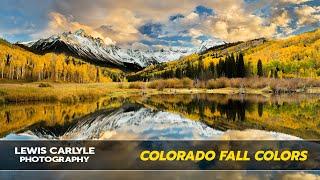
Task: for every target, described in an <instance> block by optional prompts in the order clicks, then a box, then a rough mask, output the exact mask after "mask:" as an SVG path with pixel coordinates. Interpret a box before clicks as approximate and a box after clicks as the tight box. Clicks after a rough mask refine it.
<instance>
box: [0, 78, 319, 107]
mask: <svg viewBox="0 0 320 180" xmlns="http://www.w3.org/2000/svg"><path fill="white" fill-rule="evenodd" d="M149 83H150V82H148V83H146V82H139V86H137V84H136V82H135V83H127V82H126V83H115V82H113V83H88V84H76V83H52V82H50V83H45V84H44V83H42V82H34V83H1V84H0V104H10V103H31V102H62V103H76V102H86V101H94V100H97V99H99V98H101V97H105V96H109V97H127V96H132V95H139V94H140V95H153V94H198V93H210V94H225V95H232V94H254V95H262V96H266V97H268V96H271V95H272V94H273V91H272V89H271V88H250V87H246V88H243V87H241V88H236V87H221V88H214V89H207V88H201V87H189V88H186V87H183V86H182V87H179V88H175V87H174V86H173V87H165V86H164V87H163V86H162V87H161V88H157V87H156V86H155V87H154V88H149V87H147V86H148V84H149ZM46 84H48V86H47V85H46ZM134 84H135V85H134ZM297 92H298V91H297ZM300 93H306V94H320V87H310V88H305V89H304V91H303V92H300Z"/></svg>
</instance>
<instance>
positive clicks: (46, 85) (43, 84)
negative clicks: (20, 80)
mask: <svg viewBox="0 0 320 180" xmlns="http://www.w3.org/2000/svg"><path fill="white" fill-rule="evenodd" d="M38 87H41V88H42V87H52V86H51V84H49V83H40V84H39V86H38Z"/></svg>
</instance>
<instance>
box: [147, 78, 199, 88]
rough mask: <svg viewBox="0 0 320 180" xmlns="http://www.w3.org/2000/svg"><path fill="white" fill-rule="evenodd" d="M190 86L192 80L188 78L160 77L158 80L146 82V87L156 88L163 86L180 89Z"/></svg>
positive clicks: (191, 85)
mask: <svg viewBox="0 0 320 180" xmlns="http://www.w3.org/2000/svg"><path fill="white" fill-rule="evenodd" d="M192 87H193V81H192V80H191V79H189V78H183V79H177V78H174V79H160V80H155V81H151V82H150V83H149V84H148V88H151V89H158V90H163V89H164V88H175V89H181V88H192Z"/></svg>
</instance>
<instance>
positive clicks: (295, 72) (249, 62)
mask: <svg viewBox="0 0 320 180" xmlns="http://www.w3.org/2000/svg"><path fill="white" fill-rule="evenodd" d="M239 53H241V54H242V55H243V58H244V62H245V69H246V70H245V71H246V76H248V77H250V76H255V75H256V74H257V62H258V61H259V60H261V62H262V64H263V70H262V71H263V76H265V77H318V76H320V29H317V30H315V31H312V32H307V33H303V34H300V35H296V36H293V37H289V38H287V39H277V40H267V39H264V38H261V39H255V40H251V41H247V42H235V43H227V44H224V45H220V46H215V47H213V48H210V49H208V50H206V51H204V52H202V53H199V54H196V53H195V54H192V55H189V56H186V57H183V58H180V59H179V60H177V61H173V62H168V63H165V64H159V65H154V66H149V67H147V68H145V69H144V70H142V71H140V72H137V73H132V74H130V76H129V77H128V79H129V80H150V79H155V78H172V77H178V78H179V77H180V76H182V77H185V76H186V77H189V78H195V77H200V76H201V75H197V74H201V73H202V74H205V76H208V78H212V77H214V76H215V75H214V74H215V73H217V72H215V71H217V69H218V65H219V64H221V60H222V62H223V61H224V60H225V59H226V57H227V56H229V55H233V56H234V57H233V59H234V61H236V60H237V59H238V57H239ZM219 62H220V63H219ZM190 68H191V70H190ZM224 68H227V69H228V68H229V70H230V67H228V66H227V67H224ZM188 71H190V72H191V73H193V74H196V75H195V76H194V77H190V76H189V75H188ZM206 74H209V75H206ZM210 74H211V75H210Z"/></svg>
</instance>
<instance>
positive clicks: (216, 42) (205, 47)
mask: <svg viewBox="0 0 320 180" xmlns="http://www.w3.org/2000/svg"><path fill="white" fill-rule="evenodd" d="M226 43H227V42H225V41H222V40H218V39H208V40H205V41H203V42H202V43H201V45H200V46H199V48H198V49H196V52H197V53H201V52H203V51H206V50H208V49H210V48H212V47H215V46H219V45H223V44H226Z"/></svg>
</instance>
